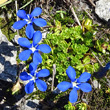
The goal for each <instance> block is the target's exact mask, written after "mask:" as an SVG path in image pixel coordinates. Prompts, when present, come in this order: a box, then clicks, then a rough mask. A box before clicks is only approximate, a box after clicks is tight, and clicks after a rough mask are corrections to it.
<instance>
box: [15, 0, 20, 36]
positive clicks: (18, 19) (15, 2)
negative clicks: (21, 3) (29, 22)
mask: <svg viewBox="0 0 110 110" xmlns="http://www.w3.org/2000/svg"><path fill="white" fill-rule="evenodd" d="M15 6H16V13H17V12H18V4H17V0H15ZM18 20H19V17H18V16H17V21H18ZM17 34H18V35H19V30H17Z"/></svg>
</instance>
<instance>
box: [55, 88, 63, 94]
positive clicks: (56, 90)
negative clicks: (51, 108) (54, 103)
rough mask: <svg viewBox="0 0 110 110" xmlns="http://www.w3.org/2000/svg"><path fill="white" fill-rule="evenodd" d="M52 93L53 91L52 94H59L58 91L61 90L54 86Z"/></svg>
mask: <svg viewBox="0 0 110 110" xmlns="http://www.w3.org/2000/svg"><path fill="white" fill-rule="evenodd" d="M53 93H54V94H59V93H61V91H60V90H59V89H58V88H57V87H56V88H55V89H54V90H53Z"/></svg>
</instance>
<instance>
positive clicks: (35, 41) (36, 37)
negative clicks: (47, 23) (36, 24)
mask: <svg viewBox="0 0 110 110" xmlns="http://www.w3.org/2000/svg"><path fill="white" fill-rule="evenodd" d="M41 39H42V33H41V32H40V31H36V32H35V33H34V36H33V45H34V46H36V45H37V44H38V43H39V42H40V40H41Z"/></svg>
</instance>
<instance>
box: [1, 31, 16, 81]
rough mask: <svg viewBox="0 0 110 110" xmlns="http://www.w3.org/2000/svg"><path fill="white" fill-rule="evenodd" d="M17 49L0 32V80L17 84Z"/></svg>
mask: <svg viewBox="0 0 110 110" xmlns="http://www.w3.org/2000/svg"><path fill="white" fill-rule="evenodd" d="M16 56H17V49H16V47H15V46H14V45H13V44H12V43H11V42H9V41H8V40H7V38H6V36H5V35H3V34H2V32H1V30H0V79H1V80H4V81H8V82H13V83H14V82H15V81H16V75H17V65H16Z"/></svg>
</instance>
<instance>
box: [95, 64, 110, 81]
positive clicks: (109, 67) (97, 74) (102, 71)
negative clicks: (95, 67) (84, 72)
mask: <svg viewBox="0 0 110 110" xmlns="http://www.w3.org/2000/svg"><path fill="white" fill-rule="evenodd" d="M108 70H110V62H108V63H107V64H106V66H105V67H100V68H99V71H98V72H95V73H94V76H95V77H96V78H97V79H100V78H103V77H104V76H106V74H107V72H108Z"/></svg>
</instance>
